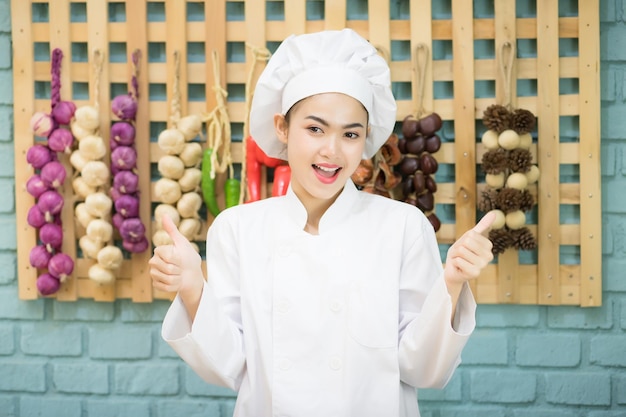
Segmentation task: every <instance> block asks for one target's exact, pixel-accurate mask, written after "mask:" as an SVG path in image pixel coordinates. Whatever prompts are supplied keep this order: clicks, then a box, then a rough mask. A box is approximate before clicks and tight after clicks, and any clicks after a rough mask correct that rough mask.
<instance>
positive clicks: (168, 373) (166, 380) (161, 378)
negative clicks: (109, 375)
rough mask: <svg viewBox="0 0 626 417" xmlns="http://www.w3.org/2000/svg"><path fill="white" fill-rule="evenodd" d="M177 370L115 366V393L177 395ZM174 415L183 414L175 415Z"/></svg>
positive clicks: (169, 366)
mask: <svg viewBox="0 0 626 417" xmlns="http://www.w3.org/2000/svg"><path fill="white" fill-rule="evenodd" d="M178 368H179V367H178V365H117V366H116V367H115V382H114V387H115V388H114V390H115V393H117V394H124V395H128V394H131V395H175V394H178V393H179V391H180V386H179V382H178V381H179V378H178ZM172 415H173V414H172ZM175 415H184V414H183V413H175Z"/></svg>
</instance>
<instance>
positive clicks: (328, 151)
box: [320, 135, 341, 157]
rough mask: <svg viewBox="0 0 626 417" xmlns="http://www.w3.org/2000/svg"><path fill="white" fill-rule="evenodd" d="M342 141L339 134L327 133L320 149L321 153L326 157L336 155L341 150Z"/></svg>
mask: <svg viewBox="0 0 626 417" xmlns="http://www.w3.org/2000/svg"><path fill="white" fill-rule="evenodd" d="M340 143H341V142H340V138H339V137H338V136H337V135H327V136H326V139H325V140H324V143H323V145H322V148H321V149H320V154H321V155H322V156H326V157H334V156H335V155H337V153H338V152H339V147H340V146H341V145H340Z"/></svg>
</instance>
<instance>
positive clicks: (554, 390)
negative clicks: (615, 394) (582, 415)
mask: <svg viewBox="0 0 626 417" xmlns="http://www.w3.org/2000/svg"><path fill="white" fill-rule="evenodd" d="M545 396H546V401H548V402H549V403H552V404H567V405H578V406H584V405H590V406H591V405H593V406H599V405H607V406H608V405H610V404H611V377H610V376H609V375H606V373H600V372H597V373H594V372H576V373H574V374H572V373H570V372H559V373H553V374H552V373H551V374H546V376H545Z"/></svg>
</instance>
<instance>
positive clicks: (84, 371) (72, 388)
mask: <svg viewBox="0 0 626 417" xmlns="http://www.w3.org/2000/svg"><path fill="white" fill-rule="evenodd" d="M52 383H53V385H54V387H55V388H56V390H57V391H59V392H67V393H79V394H108V393H109V368H108V365H104V364H93V363H76V362H74V363H72V364H69V363H62V364H56V365H53V366H52Z"/></svg>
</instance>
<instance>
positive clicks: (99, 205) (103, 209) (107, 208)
mask: <svg viewBox="0 0 626 417" xmlns="http://www.w3.org/2000/svg"><path fill="white" fill-rule="evenodd" d="M85 204H86V206H87V211H88V212H89V214H91V215H92V216H94V217H105V216H106V215H108V214H109V213H111V207H112V206H113V201H112V200H111V198H109V196H107V195H106V194H105V193H103V192H101V191H99V192H97V193H93V194H90V195H88V196H87V198H85Z"/></svg>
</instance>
